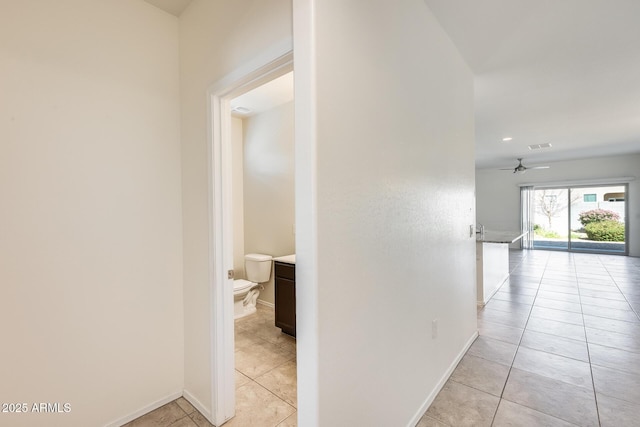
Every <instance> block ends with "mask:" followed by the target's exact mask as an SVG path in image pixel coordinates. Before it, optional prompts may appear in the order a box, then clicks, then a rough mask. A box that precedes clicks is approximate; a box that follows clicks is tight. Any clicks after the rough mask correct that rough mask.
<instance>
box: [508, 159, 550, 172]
mask: <svg viewBox="0 0 640 427" xmlns="http://www.w3.org/2000/svg"><path fill="white" fill-rule="evenodd" d="M529 169H549V166H532V167H530V168H528V167H526V166H525V165H523V164H522V158H519V159H518V166H516V167H515V168H513V169H511V168H507V169H500V170H501V171H510V170H513V173H525V172H526V171H527V170H529Z"/></svg>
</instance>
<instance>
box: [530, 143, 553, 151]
mask: <svg viewBox="0 0 640 427" xmlns="http://www.w3.org/2000/svg"><path fill="white" fill-rule="evenodd" d="M543 148H551V144H532V145H530V146H529V150H541V149H543Z"/></svg>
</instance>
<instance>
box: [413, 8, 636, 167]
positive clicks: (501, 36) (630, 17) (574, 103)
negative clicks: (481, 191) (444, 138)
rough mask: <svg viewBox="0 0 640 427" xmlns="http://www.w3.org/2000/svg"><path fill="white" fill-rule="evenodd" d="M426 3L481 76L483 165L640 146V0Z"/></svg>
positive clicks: (479, 162) (479, 157) (479, 158)
mask: <svg viewBox="0 0 640 427" xmlns="http://www.w3.org/2000/svg"><path fill="white" fill-rule="evenodd" d="M425 2H426V3H427V5H428V6H429V7H430V8H431V10H432V11H433V13H434V14H435V15H436V17H437V18H438V20H439V21H440V23H441V24H442V26H443V27H444V29H445V31H447V33H448V34H449V36H450V37H451V39H452V41H453V42H454V43H455V44H456V46H457V47H458V49H459V50H460V52H461V54H462V56H463V57H464V58H465V60H466V61H467V63H468V64H469V66H470V68H471V69H472V71H473V73H474V75H475V101H476V106H475V111H476V166H477V167H479V168H485V167H508V166H511V165H512V164H514V163H515V158H517V157H524V158H525V159H526V160H527V163H541V162H548V161H554V160H569V159H578V158H587V157H595V156H602V155H614V154H625V153H632V152H635V153H637V152H640V77H639V76H640V25H638V22H640V1H637V0H610V1H606V2H605V1H597V0H562V1H557V0H535V1H534V0H526V1H525V0H484V1H477V0H425ZM504 137H512V138H513V140H512V141H510V142H508V143H504V142H502V139H503V138H504ZM545 143H550V144H552V148H550V149H544V150H536V151H530V150H529V149H528V148H527V146H528V145H531V144H545Z"/></svg>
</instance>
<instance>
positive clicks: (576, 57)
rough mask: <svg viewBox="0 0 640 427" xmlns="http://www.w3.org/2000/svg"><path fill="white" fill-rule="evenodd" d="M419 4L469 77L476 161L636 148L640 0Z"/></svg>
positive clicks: (491, 164) (436, 0)
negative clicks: (434, 20)
mask: <svg viewBox="0 0 640 427" xmlns="http://www.w3.org/2000/svg"><path fill="white" fill-rule="evenodd" d="M145 1H147V2H148V3H151V4H153V5H155V6H157V7H159V8H161V9H163V10H165V11H167V12H168V13H171V14H173V15H176V16H179V15H180V13H182V11H183V10H184V9H185V8H186V7H187V6H188V5H189V3H190V2H191V0H145ZM424 1H425V3H426V4H427V5H428V6H429V8H430V9H431V10H432V12H433V13H434V15H435V16H436V18H437V19H438V21H439V22H440V23H441V25H442V26H443V28H444V29H445V31H446V32H447V33H448V34H449V37H450V38H451V40H452V41H453V42H454V44H455V45H456V46H457V48H458V50H459V51H460V53H461V54H462V56H463V57H464V59H465V60H466V62H467V63H468V65H469V67H470V68H471V70H472V71H473V73H474V76H475V79H474V82H475V125H476V167H478V168H501V167H509V166H515V164H516V160H515V159H516V158H519V157H523V158H524V159H525V163H526V164H527V165H535V164H542V163H548V162H553V161H560V160H573V159H581V158H589V157H598V156H606V155H623V154H628V153H640V24H638V22H640V1H638V0H608V1H604V0H560V1H559V0H482V1H478V0H424ZM282 87H285V86H284V85H283V86H282ZM283 96H284V97H287V96H289V95H282V94H280V95H276V99H275V100H274V101H273V102H274V103H273V104H272V105H271V107H269V106H265V105H262V104H264V103H265V102H267V101H266V99H267V98H265V95H264V94H258V96H257V98H254V99H253V100H249V99H248V98H249V95H248V94H247V99H243V100H242V103H244V104H245V106H247V107H248V108H251V109H252V110H254V111H264V110H265V109H268V108H272V107H273V106H276V105H279V104H281V103H283V102H282V101H281V100H280V99H281V98H282V97H283ZM290 96H293V95H292V94H291V95H290ZM238 99H240V98H237V99H236V100H234V101H237V100H238ZM254 102H257V103H258V104H261V105H255V106H252V105H249V103H254ZM284 102H287V101H284ZM235 105H239V104H237V103H236V104H235ZM245 116H246V115H245ZM506 137H510V138H513V139H512V140H511V141H509V142H503V138H506ZM534 144H550V145H551V148H543V149H539V150H530V149H529V148H528V146H529V145H534Z"/></svg>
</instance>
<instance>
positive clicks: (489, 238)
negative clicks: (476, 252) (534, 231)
mask: <svg viewBox="0 0 640 427" xmlns="http://www.w3.org/2000/svg"><path fill="white" fill-rule="evenodd" d="M525 234H527V232H526V231H525V232H524V233H523V232H521V231H494V230H485V232H484V233H482V234H480V233H478V234H476V242H479V243H514V242H517V241H518V240H519V239H520V238H521V237H522V236H524V235H525Z"/></svg>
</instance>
